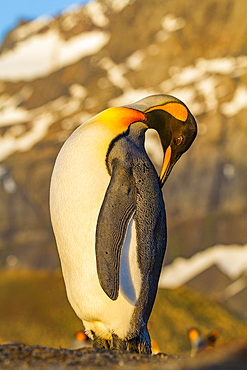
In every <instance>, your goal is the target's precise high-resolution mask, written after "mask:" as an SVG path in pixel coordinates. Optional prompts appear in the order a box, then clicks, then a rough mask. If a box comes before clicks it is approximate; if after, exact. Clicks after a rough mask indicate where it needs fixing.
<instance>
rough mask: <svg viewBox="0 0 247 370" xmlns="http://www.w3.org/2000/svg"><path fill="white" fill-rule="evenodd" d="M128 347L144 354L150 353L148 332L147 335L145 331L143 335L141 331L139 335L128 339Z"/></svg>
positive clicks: (131, 350)
mask: <svg viewBox="0 0 247 370" xmlns="http://www.w3.org/2000/svg"><path fill="white" fill-rule="evenodd" d="M147 333H148V331H147ZM128 349H129V351H130V352H137V353H143V354H145V355H151V354H152V348H151V340H150V337H149V333H148V336H147V335H146V333H145V335H143V333H140V335H139V336H137V337H135V338H132V339H129V340H128Z"/></svg>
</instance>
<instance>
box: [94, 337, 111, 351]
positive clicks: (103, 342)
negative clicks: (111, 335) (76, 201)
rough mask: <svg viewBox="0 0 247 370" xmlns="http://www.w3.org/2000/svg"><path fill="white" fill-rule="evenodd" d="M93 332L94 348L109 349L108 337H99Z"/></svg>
mask: <svg viewBox="0 0 247 370" xmlns="http://www.w3.org/2000/svg"><path fill="white" fill-rule="evenodd" d="M92 334H93V348H96V349H109V348H110V343H109V341H108V340H107V339H104V338H100V337H97V336H96V335H95V334H94V333H92Z"/></svg>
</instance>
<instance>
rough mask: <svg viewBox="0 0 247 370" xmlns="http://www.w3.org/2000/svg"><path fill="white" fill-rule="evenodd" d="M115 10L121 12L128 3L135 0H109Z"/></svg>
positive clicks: (108, 2)
mask: <svg viewBox="0 0 247 370" xmlns="http://www.w3.org/2000/svg"><path fill="white" fill-rule="evenodd" d="M106 2H107V4H109V5H110V7H111V8H112V10H113V11H115V12H121V11H122V10H123V9H124V8H125V7H126V6H127V5H130V4H133V3H134V2H135V0H107V1H106Z"/></svg>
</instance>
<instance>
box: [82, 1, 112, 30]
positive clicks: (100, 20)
mask: <svg viewBox="0 0 247 370" xmlns="http://www.w3.org/2000/svg"><path fill="white" fill-rule="evenodd" d="M84 10H85V11H86V14H87V15H88V16H89V17H90V18H91V20H92V22H93V23H94V24H95V25H96V26H98V27H106V26H107V25H108V24H109V19H108V18H107V17H106V16H105V12H104V10H105V9H104V6H103V4H102V3H99V2H97V1H91V2H89V3H88V4H87V5H86V6H85V7H84Z"/></svg>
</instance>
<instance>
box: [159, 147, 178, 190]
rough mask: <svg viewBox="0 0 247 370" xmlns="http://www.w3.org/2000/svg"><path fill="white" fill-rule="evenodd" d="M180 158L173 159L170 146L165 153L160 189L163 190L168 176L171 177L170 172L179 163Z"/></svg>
mask: <svg viewBox="0 0 247 370" xmlns="http://www.w3.org/2000/svg"><path fill="white" fill-rule="evenodd" d="M180 156H181V155H180ZM180 156H178V157H177V158H173V156H172V148H171V146H170V145H169V146H168V148H167V149H166V151H165V156H164V161H163V165H162V169H161V173H160V187H161V188H162V186H163V185H164V183H165V182H166V180H167V179H168V176H169V175H170V172H171V170H172V168H173V166H174V164H175V163H176V162H177V160H178V159H179V158H180Z"/></svg>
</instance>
